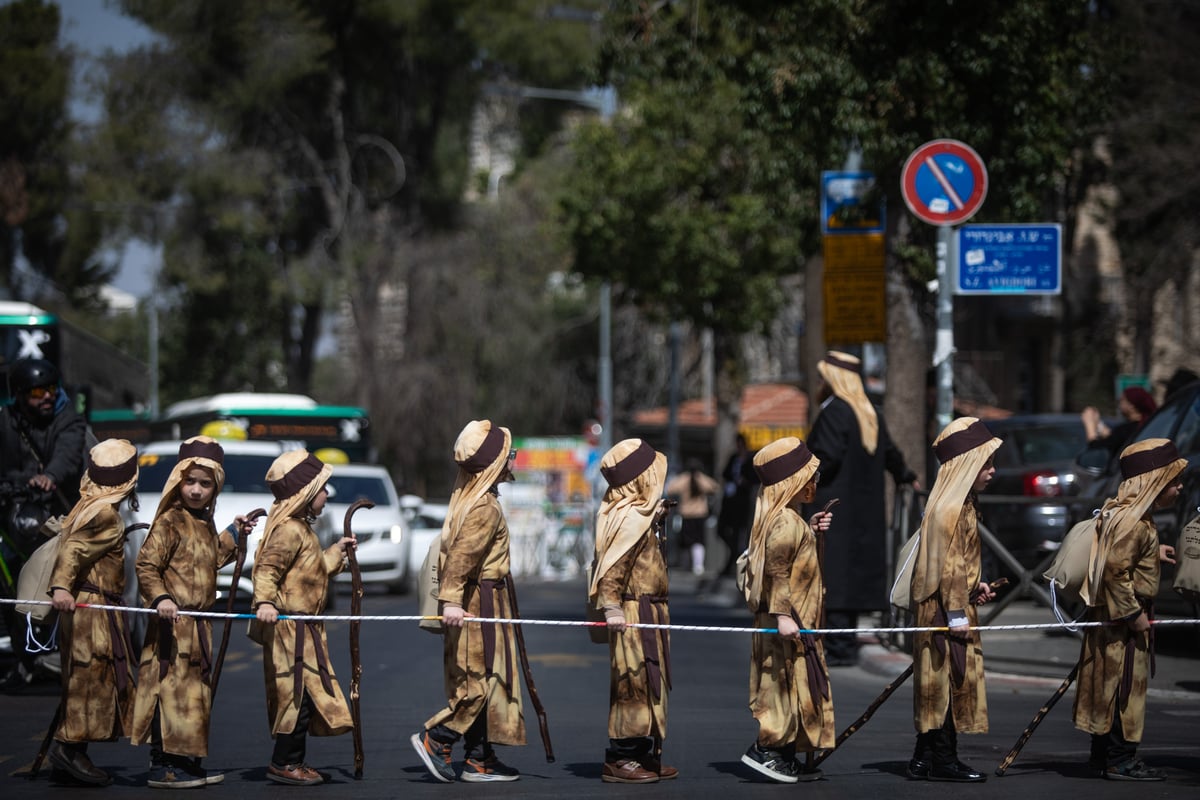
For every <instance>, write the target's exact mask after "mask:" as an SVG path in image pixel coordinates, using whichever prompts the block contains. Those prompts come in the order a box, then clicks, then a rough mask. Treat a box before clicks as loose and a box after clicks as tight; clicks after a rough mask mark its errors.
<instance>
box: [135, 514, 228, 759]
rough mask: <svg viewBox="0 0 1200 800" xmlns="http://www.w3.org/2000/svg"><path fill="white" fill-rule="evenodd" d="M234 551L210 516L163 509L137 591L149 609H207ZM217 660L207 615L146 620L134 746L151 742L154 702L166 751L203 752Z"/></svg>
mask: <svg viewBox="0 0 1200 800" xmlns="http://www.w3.org/2000/svg"><path fill="white" fill-rule="evenodd" d="M236 553H237V545H236V544H235V543H234V540H233V537H232V536H230V535H229V534H228V533H222V534H220V535H214V531H213V530H212V528H211V527H210V525H209V523H208V521H206V520H203V519H199V518H197V517H195V516H193V515H192V514H190V513H188V512H187V510H186V509H184V508H181V507H176V508H172V509H170V510H168V511H166V512H165V513H163V514H162V516H160V517H158V519H156V520H154V527H152V528H151V529H150V533H149V535H148V536H147V537H146V541H145V543H144V544H142V549H141V550H140V551H139V552H138V557H137V576H138V591H139V592H140V593H141V595H142V600H143V602H144V603H145V604H146V605H147V606H148V607H151V606H153V604H154V602H155V601H156V600H158V599H160V598H163V597H169V598H170V599H171V600H172V601H173V602H174V603H175V605H177V606H179V608H180V609H181V610H188V611H208V610H209V609H211V608H212V606H213V602H214V600H215V599H216V593H217V570H218V569H220V568H221V567H223V566H224V565H225V564H228V563H229V562H230V561H231V560H232V559H233V557H234V556H235V555H236ZM164 634H165V635H164ZM214 658H216V654H215V653H213V651H212V621H211V620H209V619H200V618H197V617H187V616H180V617H179V618H178V619H176V621H175V622H174V624H172V623H171V622H170V621H169V620H160V619H159V618H158V617H151V618H150V624H149V625H148V626H147V630H146V644H145V646H144V647H143V648H142V659H141V664H140V665H139V667H138V688H137V699H136V700H135V701H134V704H133V731H132V733H131V734H130V739H131V741H132V743H133V744H135V745H137V744H149V743H150V739H151V722H152V721H153V719H154V710H155V708H158V709H159V718H160V724H161V726H162V747H163V750H164V751H165V752H167V753H173V754H175V755H181V756H189V757H192V758H202V757H204V756H207V755H208V723H209V715H210V712H211V710H212V689H211V688H210V687H209V680H208V676H209V669H210V668H211V666H212V663H211V662H212V659H214ZM164 668H165V670H166V672H165V674H161V673H162V672H163V669H164ZM160 675H161V677H160Z"/></svg>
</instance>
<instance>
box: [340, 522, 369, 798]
mask: <svg viewBox="0 0 1200 800" xmlns="http://www.w3.org/2000/svg"><path fill="white" fill-rule="evenodd" d="M374 507H375V504H374V503H372V502H371V501H370V500H366V499H363V498H359V499H358V500H355V501H354V502H353V503H352V504H351V505H350V507H349V508H348V509H346V517H345V519H343V520H342V535H343V536H345V537H347V538H350V539H354V538H355V536H354V531H353V530H351V528H350V518H351V517H353V516H354V512H356V511H358V510H359V509H360V508H374ZM356 544H357V542H356ZM354 550H355V548H354V546H347V547H346V560H347V561H348V562H350V582H351V583H350V585H351V594H350V616H352V617H360V616H362V599H363V582H362V571H361V570H359V568H358V554H357V553H355V552H354ZM361 627H362V620H359V619H352V620H351V621H350V717H351V718H352V719H353V721H354V734H353V735H354V779H355V780H356V781H357V780H362V776H363V736H362V705H361V703H360V689H361V683H362V658H361V657H360V656H359V650H358V632H359V628H361Z"/></svg>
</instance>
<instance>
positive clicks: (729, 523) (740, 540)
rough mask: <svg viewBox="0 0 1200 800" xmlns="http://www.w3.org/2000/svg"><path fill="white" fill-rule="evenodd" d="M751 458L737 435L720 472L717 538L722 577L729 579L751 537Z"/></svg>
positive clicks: (754, 482) (753, 481) (753, 486)
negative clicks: (722, 551) (721, 552)
mask: <svg viewBox="0 0 1200 800" xmlns="http://www.w3.org/2000/svg"><path fill="white" fill-rule="evenodd" d="M753 458H754V454H753V453H752V452H750V448H749V447H747V445H746V437H745V436H743V435H742V434H740V433H739V434H738V435H737V439H736V441H735V444H734V451H733V454H732V455H731V456H729V460H728V461H726V462H725V469H723V470H721V480H722V481H723V482H724V487H723V489H724V494H723V497H722V499H721V510H720V511H719V512H718V513H717V535H719V536H720V537H721V541H723V542H724V543H725V547H726V551H725V564H724V565H723V566H722V567H721V573H720V574H721V575H722V576H723V577H727V578H732V577H733V575H734V567H735V566H736V564H737V558H738V556H739V555H741V553H742V551H743V550H745V549H746V542H747V541H748V539H749V536H750V517H751V514H752V513H753V512H754V492H755V489H757V488H758V478H757V476H755V474H754V462H753Z"/></svg>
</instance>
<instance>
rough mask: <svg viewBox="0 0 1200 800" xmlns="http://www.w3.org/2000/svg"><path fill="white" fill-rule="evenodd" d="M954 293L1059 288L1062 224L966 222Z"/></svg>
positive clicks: (1046, 291)
mask: <svg viewBox="0 0 1200 800" xmlns="http://www.w3.org/2000/svg"><path fill="white" fill-rule="evenodd" d="M954 290H955V293H956V294H1061V293H1062V226H1061V225H1058V224H1055V223H1038V224H1033V225H964V226H962V227H961V228H959V229H958V279H957V280H956V281H955V282H954Z"/></svg>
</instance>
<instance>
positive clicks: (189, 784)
mask: <svg viewBox="0 0 1200 800" xmlns="http://www.w3.org/2000/svg"><path fill="white" fill-rule="evenodd" d="M146 785H147V786H150V787H152V788H154V789H194V788H196V787H197V786H203V785H204V778H202V777H198V776H196V775H192V774H191V773H190V772H188V771H187V770H185V769H182V768H181V767H178V766H175V765H173V764H160V765H158V766H156V767H154V768H152V769H151V770H150V775H149V777H147V778H146Z"/></svg>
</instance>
